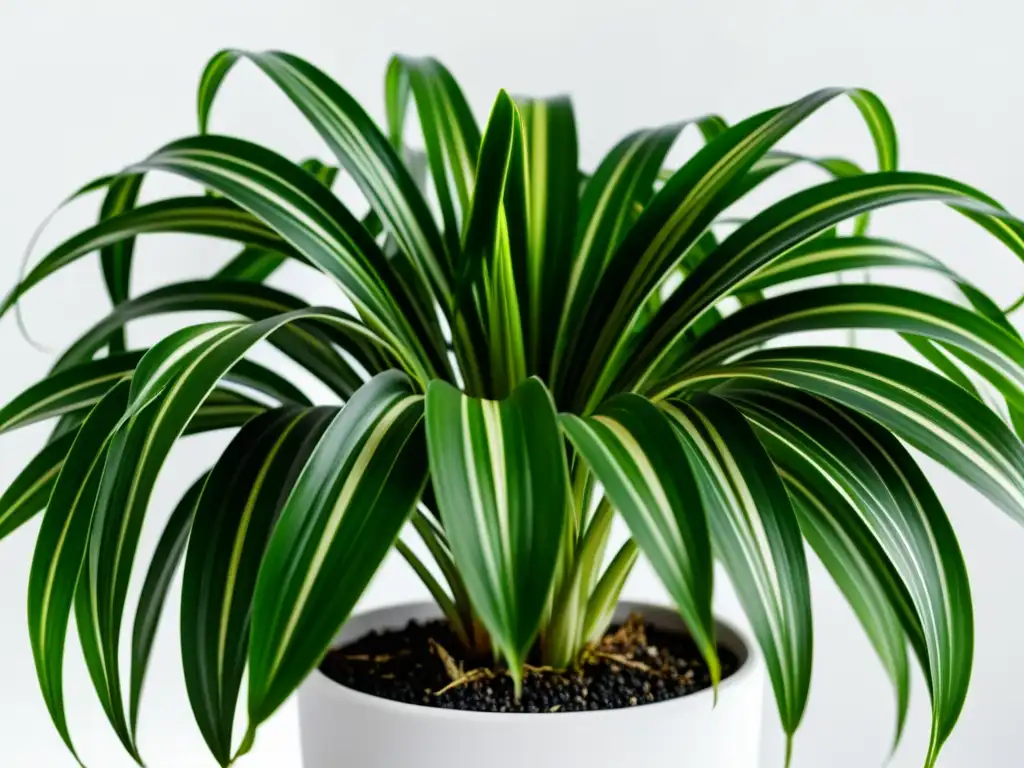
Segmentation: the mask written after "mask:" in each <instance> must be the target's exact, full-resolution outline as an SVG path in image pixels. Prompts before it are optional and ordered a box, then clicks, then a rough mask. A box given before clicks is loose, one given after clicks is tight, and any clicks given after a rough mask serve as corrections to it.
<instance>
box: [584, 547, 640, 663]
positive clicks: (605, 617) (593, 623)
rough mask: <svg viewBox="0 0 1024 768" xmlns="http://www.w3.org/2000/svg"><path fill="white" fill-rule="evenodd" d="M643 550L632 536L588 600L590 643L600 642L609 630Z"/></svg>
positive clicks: (586, 624) (586, 622)
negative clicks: (630, 575)
mask: <svg viewBox="0 0 1024 768" xmlns="http://www.w3.org/2000/svg"><path fill="white" fill-rule="evenodd" d="M639 554H640V550H639V549H638V548H637V545H636V542H634V541H633V540H632V539H630V540H629V541H627V542H626V543H625V544H623V545H622V546H621V547H620V548H619V551H618V552H616V553H615V557H613V558H612V561H611V562H610V563H609V564H608V567H607V568H606V569H605V572H604V574H603V575H602V576H601V579H600V581H598V582H597V585H596V586H595V587H594V591H593V592H592V593H591V595H590V601H589V602H588V603H587V615H586V618H585V619H584V620H583V637H584V639H585V640H586V642H589V643H596V642H598V641H599V640H600V639H601V636H602V635H603V634H604V633H605V632H606V631H607V629H608V625H609V624H611V622H612V618H613V617H614V614H615V609H616V607H618V604H619V596H620V595H621V594H622V588H623V587H625V586H626V579H627V578H628V577H629V574H630V573H632V572H633V566H634V565H636V561H637V557H638V556H639Z"/></svg>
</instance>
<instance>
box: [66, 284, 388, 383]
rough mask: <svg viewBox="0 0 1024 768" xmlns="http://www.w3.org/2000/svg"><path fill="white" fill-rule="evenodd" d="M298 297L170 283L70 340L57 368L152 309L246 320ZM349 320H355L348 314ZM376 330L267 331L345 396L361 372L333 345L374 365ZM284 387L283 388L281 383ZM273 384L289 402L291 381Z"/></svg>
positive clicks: (378, 353) (381, 349) (301, 305)
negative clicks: (221, 314) (222, 314)
mask: <svg viewBox="0 0 1024 768" xmlns="http://www.w3.org/2000/svg"><path fill="white" fill-rule="evenodd" d="M308 308H309V305H308V304H306V303H305V302H304V301H302V300H301V299H299V298H297V297H295V296H292V295H290V294H288V293H284V292H283V291H278V290H276V289H273V288H270V287H268V286H265V285H260V284H259V283H241V282H238V281H234V280H218V279H207V280H197V281H194V282H184V283H174V284H172V285H165V286H162V287H160V288H157V289H156V290H154V291H151V292H150V293H146V294H144V295H142V296H138V297H136V298H134V299H130V300H128V301H125V302H123V303H122V304H120V305H119V306H118V307H117V308H116V309H115V310H114V311H113V312H111V313H110V314H108V315H107V316H106V317H104V318H103V319H102V320H100V321H99V322H98V323H96V324H95V325H94V326H92V328H90V329H89V330H88V331H86V332H85V333H84V334H82V336H80V337H79V338H78V340H77V341H75V343H74V344H72V345H71V346H70V347H69V348H68V350H67V351H66V352H65V353H64V354H63V355H62V356H61V358H60V360H58V362H57V364H56V369H57V370H61V369H63V368H65V367H66V366H68V365H73V364H76V363H80V362H82V361H84V360H88V359H90V358H91V357H92V356H93V355H94V354H95V352H96V351H97V350H99V349H100V348H101V347H102V345H103V343H104V340H105V339H106V338H107V337H108V336H109V335H110V333H111V332H112V331H113V330H116V329H118V328H122V327H124V326H126V325H127V324H128V323H131V322H132V321H134V320H138V319H140V318H144V317H151V316H154V315H163V314H168V313H179V312H208V311H216V312H230V313H232V314H236V315H240V316H242V317H245V318H248V319H250V320H262V319H265V318H267V317H270V316H272V315H277V314H281V313H283V312H290V311H293V310H298V309H308ZM351 320H352V322H353V323H357V322H358V321H357V320H356V319H355V318H352V319H351ZM373 338H374V334H372V333H371V332H370V331H369V329H364V331H363V332H362V333H360V334H350V333H346V332H344V329H343V328H341V327H339V326H336V325H333V324H327V323H307V324H296V325H293V326H289V327H288V328H286V329H284V330H282V331H281V332H280V333H278V334H275V335H274V336H273V337H271V339H270V342H271V343H272V344H273V345H274V346H276V347H277V348H278V349H280V350H281V351H282V352H283V353H284V354H286V355H288V356H289V357H290V358H292V359H293V360H295V362H297V363H298V364H299V365H301V366H302V367H303V368H305V369H306V370H308V371H309V372H310V373H312V374H314V375H315V376H316V377H317V378H319V379H320V380H321V381H323V382H324V383H325V384H327V386H329V387H330V388H331V389H332V390H334V391H335V392H337V393H338V394H339V395H341V396H342V397H348V396H349V395H351V394H352V392H354V391H355V390H356V389H358V388H359V387H360V386H361V385H362V382H363V378H362V376H361V375H360V374H359V373H358V372H357V371H356V370H354V369H353V368H352V366H351V365H350V364H349V363H348V362H347V361H346V360H345V359H344V358H343V357H341V356H340V355H339V354H338V353H337V351H336V350H335V349H334V347H333V346H332V344H335V345H337V346H339V347H341V348H342V349H344V350H345V352H347V353H349V354H351V355H352V356H353V357H354V358H355V359H356V361H357V362H359V364H360V365H362V366H363V367H364V368H367V369H368V370H371V371H372V370H374V368H375V367H377V366H379V365H380V359H381V357H382V356H385V355H387V353H386V351H385V350H386V347H385V345H384V344H383V342H379V340H378V343H374V342H373V340H372V339H373ZM285 387H287V390H286V389H285ZM275 389H276V390H278V393H279V394H281V395H287V397H288V398H289V399H290V400H291V401H293V402H302V399H304V398H303V396H302V395H299V397H300V398H302V399H300V400H296V399H295V394H296V391H295V387H294V386H291V385H288V384H284V386H282V382H280V381H278V382H277V383H276V385H275Z"/></svg>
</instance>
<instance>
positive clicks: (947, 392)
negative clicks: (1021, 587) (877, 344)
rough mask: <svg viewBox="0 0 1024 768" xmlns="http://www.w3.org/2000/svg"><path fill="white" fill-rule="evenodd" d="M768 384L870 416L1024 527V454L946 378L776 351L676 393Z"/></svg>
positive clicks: (859, 360) (828, 355) (837, 355)
mask: <svg viewBox="0 0 1024 768" xmlns="http://www.w3.org/2000/svg"><path fill="white" fill-rule="evenodd" d="M744 381H761V382H769V383H776V384H782V385H785V386H790V387H795V388H798V389H803V390H804V391H806V392H811V393H814V394H817V395H820V396H822V397H827V398H829V399H831V400H835V401H836V402H839V403H842V404H843V405H846V406H849V407H850V408H853V409H855V410H858V411H861V412H863V413H866V414H868V415H870V416H872V417H874V418H875V419H877V420H878V421H879V422H880V423H882V424H883V425H885V426H886V427H887V428H889V429H891V430H892V431H893V432H894V433H896V434H897V435H899V436H900V437H901V438H903V439H904V440H906V441H907V442H908V443H910V444H911V445H913V446H914V447H915V448H917V449H918V450H920V451H921V452H922V453H925V454H926V455H928V456H931V457H932V458H933V459H935V460H936V461H938V462H939V463H941V464H943V465H945V466H946V467H947V468H949V469H950V470H951V471H952V472H954V473H956V474H958V475H959V476H961V477H962V478H963V479H965V480H966V481H967V482H968V483H970V484H971V485H973V486H974V487H975V488H977V489H978V490H979V491H980V492H981V493H983V494H985V495H986V496H988V497H989V498H990V499H991V500H992V501H993V503H995V504H996V505H997V506H999V507H1000V508H1002V509H1003V510H1004V511H1005V512H1006V513H1007V514H1009V515H1011V516H1013V517H1014V518H1016V519H1017V520H1024V452H1022V451H1021V447H1020V441H1019V440H1018V439H1017V437H1016V436H1015V435H1014V434H1013V433H1012V432H1011V431H1010V430H1009V428H1007V426H1006V425H1005V424H1004V423H1003V422H1002V421H1001V420H1000V419H999V417H998V416H997V415H996V414H995V413H994V412H993V411H992V410H990V409H989V408H987V407H986V406H985V405H984V404H983V403H982V402H981V401H979V400H977V399H976V398H974V397H972V396H971V395H970V394H969V393H967V392H966V391H964V390H963V389H962V388H960V387H959V386H957V385H955V384H953V383H951V382H950V381H948V380H947V379H945V378H944V377H942V376H940V375H938V374H936V373H934V372H932V371H930V370H928V369H926V368H923V367H922V366H919V365H916V364H914V363H910V362H907V361H906V360H903V359H901V358H898V357H894V356H892V355H885V354H881V353H878V352H871V351H868V350H860V349H839V348H832V347H800V348H794V349H772V350H765V351H764V352H758V353H754V354H752V355H748V356H747V357H746V358H744V359H743V360H742V361H740V362H737V363H734V364H731V365H728V366H722V367H720V368H711V369H707V370H704V371H701V372H700V373H696V374H694V375H693V376H692V377H690V378H688V379H687V380H686V381H685V382H680V383H679V384H678V385H677V387H676V390H675V391H682V390H685V389H688V388H706V387H709V386H716V385H717V386H719V387H720V388H721V387H725V388H727V387H728V386H731V385H733V384H734V383H737V382H738V383H740V384H742V382H744Z"/></svg>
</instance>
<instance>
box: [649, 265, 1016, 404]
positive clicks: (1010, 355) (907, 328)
mask: <svg viewBox="0 0 1024 768" xmlns="http://www.w3.org/2000/svg"><path fill="white" fill-rule="evenodd" d="M840 328H877V329H886V330H893V331H899V332H901V333H904V334H912V335H916V336H923V337H926V338H929V339H934V340H936V341H941V342H943V343H944V344H946V345H948V346H950V347H956V348H959V349H961V350H963V351H965V352H967V353H969V356H968V357H967V358H966V359H968V360H973V359H974V358H980V359H981V360H982V361H983V362H984V363H985V364H986V365H987V369H986V370H987V372H988V373H989V376H988V378H989V379H990V381H992V383H993V384H994V385H996V386H998V387H999V389H1000V391H1002V393H1003V394H1004V395H1005V396H1006V397H1007V398H1008V399H1009V400H1010V401H1011V402H1013V403H1014V404H1015V405H1017V406H1018V407H1019V406H1021V405H1022V404H1024V343H1022V342H1021V340H1020V338H1018V337H1016V336H1014V335H1012V334H1010V333H1008V332H1006V331H1005V330H1004V329H1003V328H1002V327H1001V326H999V325H997V324H995V323H993V322H991V321H989V320H988V319H986V318H984V317H982V316H980V315H979V314H978V313H977V312H972V311H971V310H968V309H964V308H962V307H958V306H956V305H955V304H952V303H950V302H948V301H943V300H942V299H937V298H934V297H932V296H929V295H927V294H924V293H920V292H918V291H911V290H907V289H905V288H894V287H892V286H883V285H832V286H823V287H820V288H808V289H806V290H802V291H796V292H794V293H787V294H784V295H782V296H777V297H775V298H771V299H766V300H764V301H760V302H757V303H755V304H752V305H750V306H748V307H745V308H743V309H741V310H740V311H738V312H736V313H734V314H732V315H730V316H729V317H727V318H726V319H724V320H722V321H720V322H719V323H718V324H717V325H716V326H714V327H713V328H711V329H710V330H709V331H707V332H706V333H705V334H704V335H703V336H701V338H700V339H699V341H697V342H696V343H694V344H692V345H691V346H689V347H688V348H687V349H686V351H685V352H680V354H679V357H680V358H681V359H684V360H685V362H684V363H683V364H682V366H681V367H679V366H673V367H679V370H677V371H673V372H671V374H670V376H669V379H670V380H671V379H677V378H679V377H681V376H685V375H686V374H687V373H689V372H691V371H695V370H700V369H701V368H702V367H708V366H711V365H716V364H721V362H722V361H724V360H726V359H728V358H731V357H736V356H738V355H740V354H742V353H743V352H746V351H748V350H749V349H751V348H752V347H754V346H756V345H758V344H761V343H763V342H765V341H767V340H769V339H773V338H775V337H778V336H783V335H785V334H790V333H798V332H805V331H819V330H832V329H840ZM641 381H645V380H644V379H641ZM663 384H664V382H663V381H660V380H659V378H658V372H657V371H655V372H653V373H652V375H651V381H650V383H649V385H648V386H649V388H650V389H651V390H652V391H658V390H660V389H661V388H662V386H663Z"/></svg>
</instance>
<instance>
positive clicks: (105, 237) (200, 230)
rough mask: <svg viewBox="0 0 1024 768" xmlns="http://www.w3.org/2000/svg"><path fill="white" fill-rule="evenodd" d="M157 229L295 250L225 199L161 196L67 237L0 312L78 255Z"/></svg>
mask: <svg viewBox="0 0 1024 768" xmlns="http://www.w3.org/2000/svg"><path fill="white" fill-rule="evenodd" d="M133 175H138V174H133ZM158 232H162V233H167V232H179V233H189V234H196V235H206V236H208V237H218V238H223V239H227V240H233V241H237V242H242V243H249V244H251V245H256V246H260V247H264V248H270V249H272V250H275V251H281V252H284V253H293V251H292V249H291V248H290V247H289V245H288V244H287V243H286V242H285V241H284V240H282V239H281V237H280V236H279V235H278V234H277V233H276V232H274V230H272V229H270V228H269V227H268V226H267V225H266V224H264V223H263V222H262V221H260V219H258V218H256V217H254V216H253V215H252V214H250V213H248V212H247V211H245V210H242V209H241V208H239V207H238V206H237V205H235V204H234V203H232V202H230V201H229V200H224V199H220V198H212V197H177V198H172V199H169V200H161V201H159V202H156V203H150V204H149V205H143V206H139V207H138V208H134V209H132V210H129V211H125V212H123V213H119V214H117V215H114V216H111V217H110V218H106V219H104V220H102V221H100V222H99V223H98V224H96V225H94V226H92V227H90V228H88V229H85V230H83V231H81V232H79V233H78V234H76V235H73V236H72V237H70V238H69V239H67V240H65V241H64V242H63V243H61V244H60V245H58V246H57V247H56V248H55V249H54V250H52V251H50V252H49V253H48V254H47V255H46V256H44V257H43V258H42V260H40V262H39V263H38V264H36V266H35V267H33V268H32V270H31V271H30V272H29V273H28V274H27V275H26V276H25V277H24V278H23V279H22V280H21V281H20V282H19V283H18V285H17V286H15V288H14V289H13V290H12V291H10V292H9V293H8V294H7V296H6V298H5V299H4V301H3V303H2V304H0V314H3V313H4V312H7V311H8V310H9V309H10V308H11V307H12V306H13V305H14V304H15V302H17V301H18V299H20V298H21V297H22V296H23V295H25V293H27V292H28V291H29V290H30V289H31V288H33V287H34V286H36V285H38V284H39V283H40V282H42V281H43V280H44V279H45V278H47V277H49V276H50V275H52V274H53V273H54V272H56V271H58V270H59V269H62V268H64V267H66V266H67V265H69V264H71V263H73V262H74V261H76V260H78V259H80V258H81V257H83V256H86V255H87V254H89V253H92V252H93V251H95V250H98V249H104V248H109V247H114V246H117V245H121V246H124V245H125V244H126V243H128V242H131V241H132V240H133V239H134V238H135V237H136V236H138V235H140V234H147V233H158ZM122 254H123V251H122Z"/></svg>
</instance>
